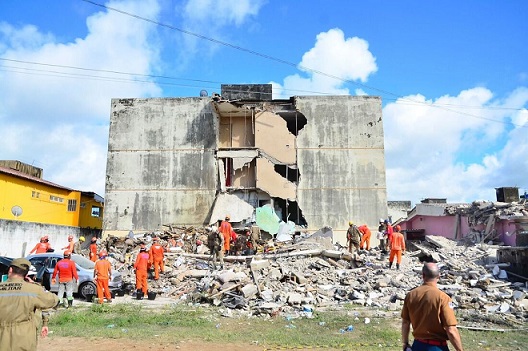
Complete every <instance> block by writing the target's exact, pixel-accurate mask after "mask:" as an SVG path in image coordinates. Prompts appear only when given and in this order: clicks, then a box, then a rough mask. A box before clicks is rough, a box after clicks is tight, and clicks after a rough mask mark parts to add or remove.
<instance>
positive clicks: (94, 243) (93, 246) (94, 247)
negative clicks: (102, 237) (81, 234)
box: [90, 237, 97, 262]
mask: <svg viewBox="0 0 528 351" xmlns="http://www.w3.org/2000/svg"><path fill="white" fill-rule="evenodd" d="M90 260H91V261H92V262H95V261H97V238H96V237H92V243H91V244H90Z"/></svg>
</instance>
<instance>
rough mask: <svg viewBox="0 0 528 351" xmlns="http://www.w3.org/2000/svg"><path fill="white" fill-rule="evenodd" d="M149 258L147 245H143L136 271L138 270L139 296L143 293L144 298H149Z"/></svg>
mask: <svg viewBox="0 0 528 351" xmlns="http://www.w3.org/2000/svg"><path fill="white" fill-rule="evenodd" d="M149 257H150V256H149V254H148V252H147V248H146V247H145V244H141V247H140V249H139V253H138V255H137V257H136V262H135V263H134V269H135V270H136V290H137V293H138V294H139V293H140V292H142V293H143V296H147V294H148V285H147V276H148V267H149Z"/></svg>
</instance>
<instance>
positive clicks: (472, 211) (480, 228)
mask: <svg viewBox="0 0 528 351" xmlns="http://www.w3.org/2000/svg"><path fill="white" fill-rule="evenodd" d="M444 212H445V214H446V215H451V216H455V215H460V216H464V217H467V219H468V224H469V227H470V228H471V229H472V233H470V235H469V238H471V239H472V241H473V242H480V241H484V240H491V239H493V238H494V237H492V235H493V234H495V233H494V231H493V230H492V225H493V224H494V223H495V221H496V220H497V219H499V218H528V202H526V200H522V201H521V202H490V201H473V202H472V203H471V204H456V205H450V206H447V207H446V208H445V209H444Z"/></svg>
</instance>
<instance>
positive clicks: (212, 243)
mask: <svg viewBox="0 0 528 351" xmlns="http://www.w3.org/2000/svg"><path fill="white" fill-rule="evenodd" d="M207 230H208V231H209V234H208V235H207V246H208V247H209V251H211V256H212V257H211V264H212V266H213V269H214V270H216V259H217V258H218V260H219V261H220V269H224V252H223V247H224V236H223V235H222V234H220V232H218V229H217V228H216V226H212V227H210V228H207Z"/></svg>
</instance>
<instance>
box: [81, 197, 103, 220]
mask: <svg viewBox="0 0 528 351" xmlns="http://www.w3.org/2000/svg"><path fill="white" fill-rule="evenodd" d="M103 211H104V199H103V198H102V197H101V196H99V195H97V194H96V193H92V192H84V191H83V192H82V193H81V205H80V214H79V227H81V228H92V229H102V228H103Z"/></svg>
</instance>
